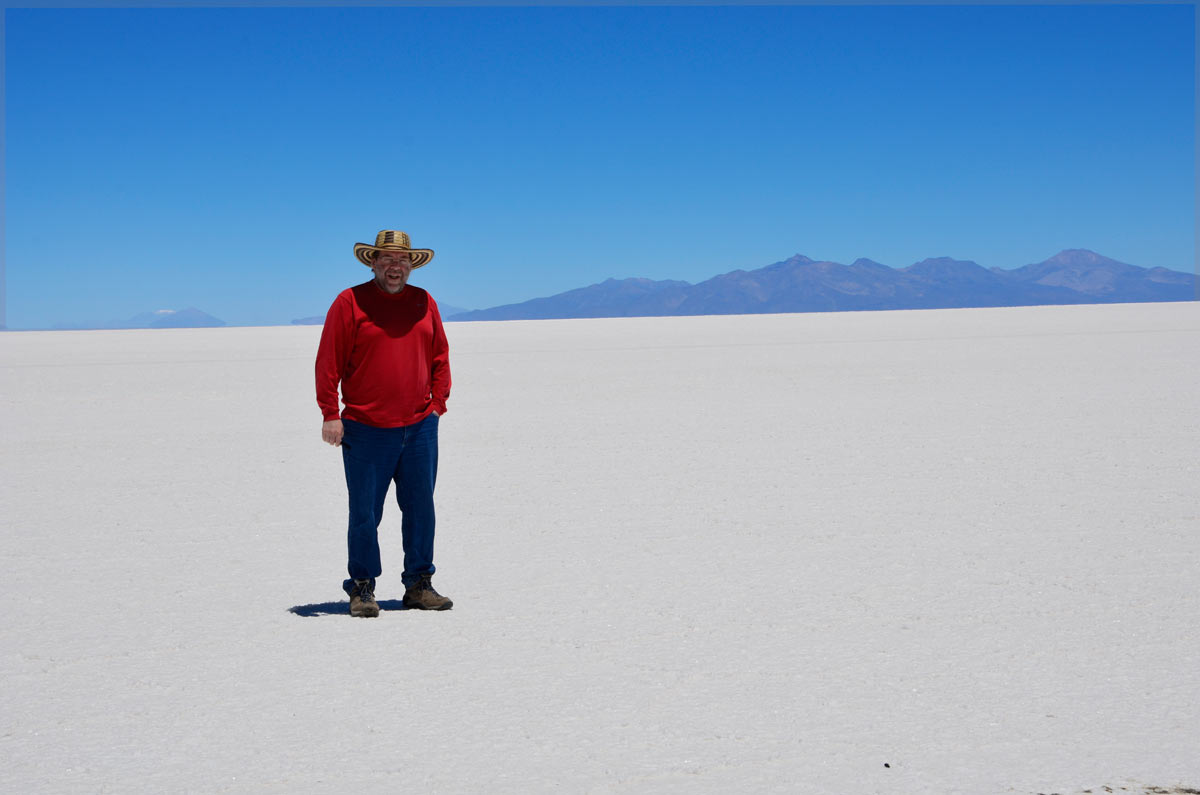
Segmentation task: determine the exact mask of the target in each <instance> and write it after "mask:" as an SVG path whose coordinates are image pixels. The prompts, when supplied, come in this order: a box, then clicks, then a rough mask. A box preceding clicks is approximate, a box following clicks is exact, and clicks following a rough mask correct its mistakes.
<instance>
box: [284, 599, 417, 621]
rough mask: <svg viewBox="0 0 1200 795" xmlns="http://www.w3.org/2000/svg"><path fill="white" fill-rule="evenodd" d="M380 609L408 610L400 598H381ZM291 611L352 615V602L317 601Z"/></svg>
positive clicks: (311, 615)
mask: <svg viewBox="0 0 1200 795" xmlns="http://www.w3.org/2000/svg"><path fill="white" fill-rule="evenodd" d="M379 609H380V611H383V610H408V609H409V608H407V607H405V606H404V603H403V602H402V601H400V600H399V599H380V600H379ZM288 612H289V613H295V614H296V615H298V616H304V617H305V618H312V617H314V616H348V615H350V602H349V601H348V600H347V601H345V602H317V603H316V604H311V605H296V606H295V607H289V608H288Z"/></svg>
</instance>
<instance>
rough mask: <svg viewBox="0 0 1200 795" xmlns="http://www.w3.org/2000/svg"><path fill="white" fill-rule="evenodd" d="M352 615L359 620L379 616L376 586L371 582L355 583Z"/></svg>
mask: <svg viewBox="0 0 1200 795" xmlns="http://www.w3.org/2000/svg"><path fill="white" fill-rule="evenodd" d="M350 615H352V616H358V617H359V618H375V616H377V615H379V603H378V602H376V601H375V584H374V583H373V582H371V581H370V580H355V581H354V590H353V591H351V592H350Z"/></svg>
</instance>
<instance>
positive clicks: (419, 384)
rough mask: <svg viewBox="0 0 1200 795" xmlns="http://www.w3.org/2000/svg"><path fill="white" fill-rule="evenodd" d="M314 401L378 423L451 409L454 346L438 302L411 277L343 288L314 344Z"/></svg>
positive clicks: (395, 423)
mask: <svg viewBox="0 0 1200 795" xmlns="http://www.w3.org/2000/svg"><path fill="white" fill-rule="evenodd" d="M316 369H317V405H318V406H320V407H321V414H322V415H323V416H324V418H325V420H326V421H329V420H336V419H338V416H339V413H338V383H339V382H341V385H342V401H343V402H344V403H345V404H346V408H345V409H344V410H343V411H342V412H341V415H340V416H341V417H344V418H345V419H348V420H354V421H356V422H361V423H364V424H366V425H372V426H374V427H376V428H398V427H400V426H401V425H412V424H413V423H415V422H420V421H421V420H423V419H425V417H427V416H429V414H430V413H431V412H433V411H437V413H438V414H445V413H446V398H448V397H450V346H449V344H448V343H447V342H446V332H445V330H444V329H443V328H442V316H441V315H440V314H439V313H438V308H437V302H435V301H434V300H433V298H432V297H431V296H430V295H429V293H427V292H425V291H424V290H422V289H421V288H420V287H414V286H412V285H411V284H410V285H406V286H405V287H404V289H402V290H401V291H400V292H398V293H388V292H386V291H385V290H383V289H381V288H380V287H379V286H378V285H377V284H375V282H374V281H369V282H366V283H365V284H359V285H357V286H355V287H351V288H349V289H346V290H343V291H342V292H341V293H340V294H339V295H338V297H337V298H335V299H334V301H333V306H331V307H329V313H328V314H327V315H326V316H325V328H324V329H323V330H322V331H321V344H320V346H319V347H318V348H317V368H316Z"/></svg>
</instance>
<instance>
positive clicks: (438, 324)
mask: <svg viewBox="0 0 1200 795" xmlns="http://www.w3.org/2000/svg"><path fill="white" fill-rule="evenodd" d="M429 305H430V308H431V313H432V314H433V366H432V372H431V373H430V375H431V379H430V380H431V383H432V387H431V390H430V391H431V392H432V393H433V413H434V414H438V415H441V414H445V413H446V400H447V399H449V397H450V343H449V341H447V339H446V329H445V328H443V327H442V314H441V312H439V311H438V306H437V301H434V300H433V298H432V297H430V299H429Z"/></svg>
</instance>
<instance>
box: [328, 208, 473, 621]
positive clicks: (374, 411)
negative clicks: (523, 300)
mask: <svg viewBox="0 0 1200 795" xmlns="http://www.w3.org/2000/svg"><path fill="white" fill-rule="evenodd" d="M354 256H355V257H357V258H358V261H359V262H361V263H363V264H364V265H366V266H368V267H370V268H371V270H372V271H373V272H374V278H373V279H371V280H370V281H368V282H364V283H363V284H360V285H357V286H356V287H351V288H349V289H346V290H343V291H342V292H341V293H340V294H339V295H338V297H337V298H336V299H335V300H334V302H333V306H331V307H329V313H328V314H327V315H326V316H325V328H324V330H323V331H322V332H321V344H320V347H319V348H318V349H317V366H316V373H317V405H318V406H320V408H321V412H322V414H323V416H324V423H323V424H322V426H321V438H322V439H323V440H324V441H326V442H328V443H329V444H331V445H334V446H335V447H339V446H340V447H341V448H342V463H343V465H344V467H345V470H346V489H347V490H348V491H349V493H350V526H349V530H348V532H347V545H348V547H349V563H348V565H347V569H348V572H349V574H350V579H348V580H346V581H345V582H343V583H342V588H343V589H344V590H345V591H346V593H347V594H349V595H350V614H351V615H353V616H361V617H364V618H366V617H374V616H378V615H379V604H378V602H376V601H375V578H376V577H378V576H379V575H380V574H381V573H382V570H383V569H382V566H381V564H380V560H379V537H378V529H379V522H380V520H381V519H382V518H383V504H384V502H385V501H386V500H387V493H388V488H389V487H390V485H391V483H392V482H393V481H394V482H395V483H396V502H397V503H399V505H400V512H401V514H402V520H401V532H402V534H403V539H404V572H403V574H402V575H401V581H402V582H403V583H404V586H405V591H404V600H403V603H404V606H405V607H412V608H417V609H421V610H448V609H450V607H451V606H452V605H453V602H451V601H450V600H449V599H447V598H446V597H444V596H442V595H441V594H439V593H438V592H437V591H435V590H434V589H433V585H432V583H431V581H430V579H431V578H432V576H433V572H434V566H433V533H434V511H433V487H434V483H435V481H436V480H437V459H438V423H439V421H440V417H441V415H443V414H445V413H446V399H447V398H448V397H450V348H449V345H448V344H447V342H446V332H445V330H444V329H443V328H442V318H441V315H440V314H439V313H438V308H437V303H435V302H434V300H433V298H432V297H430V295H429V293H427V292H425V291H424V290H422V289H421V288H420V287H414V286H412V285H410V284H408V277H409V274H410V273H412V271H413V269H414V268H419V267H421V266H422V265H425V264H426V263H428V262H429V261H430V260H431V259H433V251H431V250H430V249H427V248H412V246H411V244H410V242H409V237H408V235H407V234H405V233H404V232H400V231H397V230H392V229H385V230H383V231H382V232H380V233H379V235H378V236H377V237H376V238H375V245H373V246H369V245H367V244H366V243H356V244H355V245H354ZM339 383H340V384H341V387H342V402H343V403H345V408H344V409H343V410H342V411H341V412H340V414H339V412H338V384H339Z"/></svg>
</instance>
